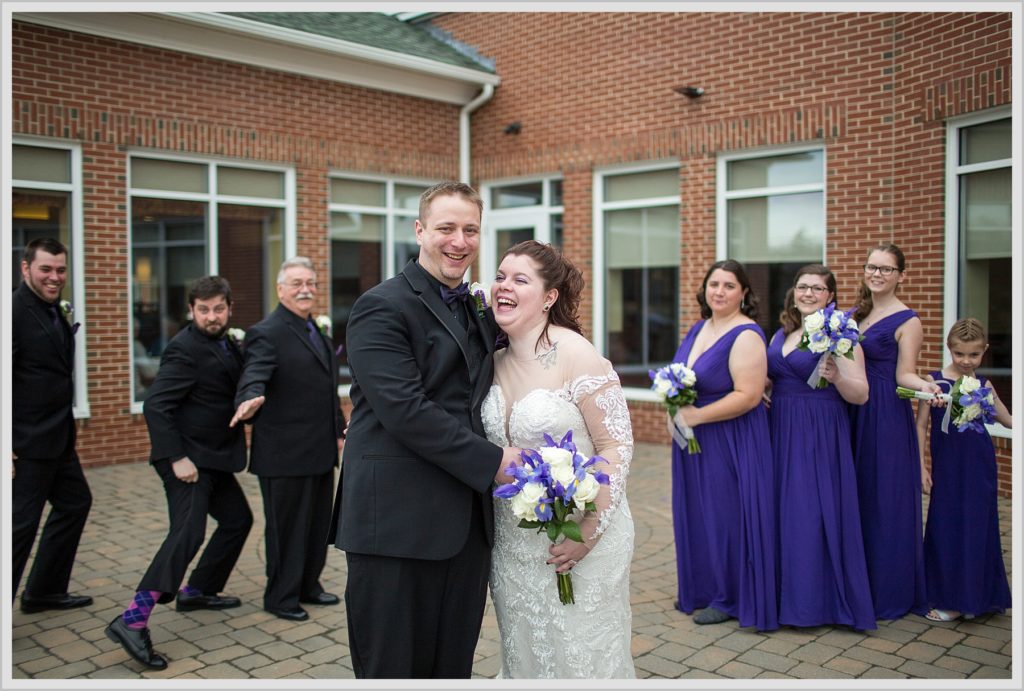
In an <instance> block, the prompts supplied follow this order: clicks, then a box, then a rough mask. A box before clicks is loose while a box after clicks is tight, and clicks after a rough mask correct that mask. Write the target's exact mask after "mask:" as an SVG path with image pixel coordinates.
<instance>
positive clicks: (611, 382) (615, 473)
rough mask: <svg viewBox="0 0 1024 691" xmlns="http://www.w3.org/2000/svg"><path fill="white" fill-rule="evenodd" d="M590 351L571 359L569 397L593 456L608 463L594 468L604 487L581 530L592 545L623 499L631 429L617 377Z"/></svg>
mask: <svg viewBox="0 0 1024 691" xmlns="http://www.w3.org/2000/svg"><path fill="white" fill-rule="evenodd" d="M590 350H591V353H590V354H589V355H588V354H583V356H582V357H576V358H574V367H573V369H574V370H575V371H574V375H575V376H574V378H573V379H572V385H571V387H570V393H571V396H572V401H573V403H574V404H575V405H576V407H577V408H579V410H580V413H581V414H582V415H583V419H584V421H585V422H586V425H587V432H588V433H589V435H590V438H591V440H592V441H593V443H594V453H596V454H597V455H598V456H601V457H602V458H604V459H605V460H606V461H608V463H607V464H605V463H599V464H598V465H599V467H600V468H601V470H602V471H603V472H605V473H606V474H607V475H608V484H607V485H602V486H601V490H600V492H599V493H598V495H597V498H596V499H595V500H594V503H595V504H596V506H597V513H596V516H594V517H588V519H586V520H585V521H584V523H583V526H582V527H583V528H584V539H585V540H586V541H587V543H588V544H593V542H595V541H596V540H597V539H598V538H600V537H601V535H602V534H603V533H604V531H605V529H606V528H607V527H608V522H609V521H610V520H611V517H612V515H613V513H614V512H615V510H616V509H617V508H618V506H619V504H620V503H621V502H622V499H623V498H624V497H625V496H626V476H627V475H628V474H629V464H630V461H631V460H632V459H633V428H632V426H631V425H630V422H629V408H628V407H627V406H626V397H625V395H624V394H623V393H622V386H621V384H620V383H619V375H618V374H616V373H615V370H614V369H612V366H611V363H610V362H608V361H607V360H605V359H604V358H602V357H601V356H600V355H598V353H597V351H596V350H593V347H592V346H591V348H590ZM591 531H592V532H591Z"/></svg>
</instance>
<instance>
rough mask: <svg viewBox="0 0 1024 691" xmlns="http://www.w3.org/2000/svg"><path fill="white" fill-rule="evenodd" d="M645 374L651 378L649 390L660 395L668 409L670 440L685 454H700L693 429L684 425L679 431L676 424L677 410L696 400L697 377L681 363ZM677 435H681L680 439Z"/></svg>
mask: <svg viewBox="0 0 1024 691" xmlns="http://www.w3.org/2000/svg"><path fill="white" fill-rule="evenodd" d="M647 374H648V376H650V378H651V390H652V391H655V392H657V393H659V394H661V396H662V403H663V404H664V406H665V407H666V408H667V409H668V416H669V422H670V423H671V425H672V438H673V439H674V440H675V442H676V443H677V444H679V447H680V448H682V449H685V450H686V452H687V453H700V444H698V443H697V438H696V437H695V436H694V434H693V428H691V427H689V426H688V425H685V424H684V425H683V428H682V429H679V425H678V424H677V423H676V413H677V412H678V411H679V409H680V408H682V407H683V406H684V405H692V404H693V402H694V401H696V400H697V389H696V388H695V387H696V386H697V375H696V374H695V373H694V371H693V370H692V369H690V368H689V367H687V366H686V365H684V364H683V363H681V362H670V363H669V364H667V365H665V366H664V367H661V368H659V369H656V370H653V369H652V370H648V371H647ZM677 432H678V433H679V434H677ZM679 435H682V439H680V438H679Z"/></svg>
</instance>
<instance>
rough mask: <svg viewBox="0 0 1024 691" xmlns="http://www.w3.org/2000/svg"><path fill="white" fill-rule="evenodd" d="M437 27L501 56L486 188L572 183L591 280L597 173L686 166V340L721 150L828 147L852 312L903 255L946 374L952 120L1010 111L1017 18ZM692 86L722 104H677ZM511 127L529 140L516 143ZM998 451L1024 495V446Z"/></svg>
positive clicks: (461, 23)
mask: <svg viewBox="0 0 1024 691" xmlns="http://www.w3.org/2000/svg"><path fill="white" fill-rule="evenodd" d="M433 23H434V24H436V25H438V26H440V27H442V28H443V29H445V30H446V31H449V32H450V33H451V34H452V35H453V36H455V37H456V38H458V39H459V40H461V41H464V42H465V43H468V44H470V45H472V46H474V47H475V48H477V49H478V50H479V52H480V53H481V54H482V55H485V56H487V57H490V58H493V59H495V61H496V67H497V71H498V73H499V74H500V75H501V77H502V83H501V86H500V87H499V88H498V89H497V92H496V95H495V97H494V99H493V100H492V101H491V102H490V103H488V104H487V105H485V106H484V107H483V108H481V109H480V110H479V111H478V112H477V113H476V114H475V115H474V117H473V147H474V149H473V154H474V178H475V179H476V180H477V181H486V180H488V179H496V178H506V177H513V176H528V175H538V174H541V173H551V172H553V171H561V172H562V173H563V174H564V175H565V190H566V199H565V245H566V251H567V253H570V255H571V256H572V257H573V259H574V260H576V261H578V263H579V264H580V265H581V266H583V267H586V268H585V273H587V278H588V281H589V279H590V278H591V275H592V272H593V267H592V265H591V260H592V251H591V247H592V244H591V235H592V228H591V223H592V218H591V216H592V211H591V199H590V195H589V188H590V185H591V177H592V173H593V171H594V169H596V168H600V167H602V166H609V165H614V164H619V163H625V162H630V161H637V162H643V161H656V160H663V159H667V158H675V159H678V160H679V161H680V198H681V204H680V227H681V229H682V232H681V237H680V243H681V252H682V257H683V260H682V266H681V271H680V295H681V305H680V323H681V324H682V325H683V329H682V331H683V333H685V330H686V329H687V328H688V325H689V324H691V323H692V322H693V321H694V320H695V319H697V318H698V316H699V314H698V309H697V304H696V301H695V300H694V297H693V296H694V294H695V293H696V291H697V288H698V287H699V285H700V282H701V279H702V278H703V275H704V272H705V270H706V268H707V266H708V265H709V264H710V263H711V262H712V261H714V259H715V233H716V230H715V220H716V215H715V171H716V154H717V153H719V152H723V151H732V150H741V149H750V148H756V147H768V146H778V145H784V144H790V143H800V142H814V141H820V142H823V143H824V145H825V147H826V153H827V169H826V198H827V237H826V254H827V258H828V263H829V265H830V267H831V268H832V269H833V271H835V273H836V276H837V278H838V280H839V295H840V301H841V302H845V303H846V304H850V302H851V301H852V299H853V298H854V296H855V293H856V289H857V286H858V284H859V281H860V277H861V271H860V268H859V267H860V265H861V264H862V263H863V262H864V258H865V256H866V254H867V251H868V249H869V248H870V247H872V246H873V245H875V244H877V243H879V242H889V241H892V242H895V243H896V244H898V245H900V246H901V247H902V248H903V249H904V251H905V253H906V255H907V258H908V264H909V270H908V274H907V280H906V281H905V282H904V284H903V286H902V287H901V288H900V291H901V292H900V295H901V297H902V299H903V300H904V301H906V302H907V303H908V304H909V305H910V306H911V307H912V308H914V309H915V310H917V312H918V313H919V314H920V315H921V318H922V321H923V324H924V329H925V345H924V348H923V349H922V353H921V359H920V362H919V370H921V371H927V370H931V369H935V368H936V367H938V366H939V365H940V362H939V361H940V359H941V357H942V345H943V340H944V334H943V333H942V309H943V302H942V297H943V285H944V275H943V272H944V266H943V256H944V254H943V253H944V247H945V235H944V217H943V210H944V200H945V189H944V174H945V159H944V156H945V122H944V119H945V118H947V117H949V116H953V115H962V114H965V113H969V112H973V111H976V110H981V109H983V108H989V107H993V106H1000V105H1006V104H1009V103H1010V86H1011V82H1010V78H1011V75H1010V15H1009V14H1007V13H1001V14H992V13H971V12H957V13H889V12H873V13H784V12H779V13H699V12H693V13H641V12H638V13H625V14H623V13H516V14H503V13H449V14H444V15H441V16H440V17H438V18H435V19H434V20H433ZM687 84H690V85H695V86H701V87H703V88H704V89H705V95H704V96H703V97H701V98H699V99H689V98H686V97H684V96H681V95H680V94H678V93H676V92H674V91H673V90H672V89H673V87H678V86H682V85H687ZM512 121H518V122H520V123H522V130H521V132H520V134H518V135H515V136H510V135H505V134H503V130H504V127H505V125H506V124H508V123H509V122H512ZM585 309H588V310H589V303H588V305H587V306H585ZM584 314H585V315H586V321H587V326H588V327H589V326H590V316H591V315H590V312H589V311H587V312H585V313H584ZM680 336H682V333H681V334H680ZM1008 394H1009V392H1005V393H1004V394H1003V398H1004V399H1008V398H1009V395H1008ZM630 409H631V413H632V418H633V431H634V436H635V438H636V439H638V440H642V441H657V442H665V441H667V440H668V434H667V432H666V431H665V422H664V415H663V413H661V412H660V410H659V409H658V407H657V406H655V405H653V404H647V403H633V404H631V406H630ZM997 447H998V457H999V462H1000V491H1001V492H1002V493H1003V494H1009V491H1010V484H1009V479H1010V475H1009V467H1010V465H1009V464H1010V456H1011V449H1010V448H1009V447H1010V444H1009V443H1007V442H1006V441H1005V440H997Z"/></svg>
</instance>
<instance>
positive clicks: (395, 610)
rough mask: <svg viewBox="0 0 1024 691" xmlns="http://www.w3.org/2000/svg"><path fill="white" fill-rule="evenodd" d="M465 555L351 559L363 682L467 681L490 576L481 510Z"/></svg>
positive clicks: (348, 593) (352, 628)
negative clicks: (405, 680)
mask: <svg viewBox="0 0 1024 691" xmlns="http://www.w3.org/2000/svg"><path fill="white" fill-rule="evenodd" d="M473 507H474V508H473V526H472V528H471V529H470V531H469V537H468V539H467V540H466V544H465V545H464V546H463V548H462V551H461V552H459V553H458V554H456V555H455V556H454V557H452V558H451V559H444V560H440V561H431V560H426V559H402V558H397V557H381V556H375V555H368V554H353V553H352V552H347V553H346V560H347V562H348V584H347V585H346V587H345V608H346V610H347V611H348V633H349V648H350V650H351V652H352V666H353V669H354V671H355V675H356V678H358V679H431V678H433V679H469V678H470V676H471V674H472V671H473V652H474V651H475V650H476V644H477V640H478V639H479V637H480V624H481V622H482V621H483V615H484V606H485V602H486V598H487V577H488V574H489V573H490V569H491V548H490V546H489V545H488V544H487V538H486V536H485V535H484V529H483V521H482V516H481V508H480V502H477V501H474V502H473Z"/></svg>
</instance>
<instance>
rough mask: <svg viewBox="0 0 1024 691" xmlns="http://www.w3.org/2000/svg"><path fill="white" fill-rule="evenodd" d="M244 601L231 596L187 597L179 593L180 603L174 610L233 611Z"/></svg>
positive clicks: (175, 605)
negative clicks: (232, 609)
mask: <svg viewBox="0 0 1024 691" xmlns="http://www.w3.org/2000/svg"><path fill="white" fill-rule="evenodd" d="M240 604H242V601H241V600H239V599H238V598H237V597H231V596H230V595H224V596H223V597H221V596H220V595H185V594H184V593H178V601H177V602H176V603H175V604H174V608H175V609H176V610H178V611H179V612H191V611H192V610H195V609H231V608H232V607H238V606H239V605H240Z"/></svg>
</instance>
